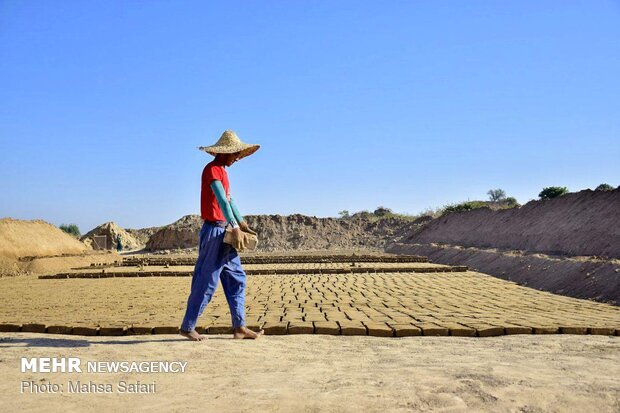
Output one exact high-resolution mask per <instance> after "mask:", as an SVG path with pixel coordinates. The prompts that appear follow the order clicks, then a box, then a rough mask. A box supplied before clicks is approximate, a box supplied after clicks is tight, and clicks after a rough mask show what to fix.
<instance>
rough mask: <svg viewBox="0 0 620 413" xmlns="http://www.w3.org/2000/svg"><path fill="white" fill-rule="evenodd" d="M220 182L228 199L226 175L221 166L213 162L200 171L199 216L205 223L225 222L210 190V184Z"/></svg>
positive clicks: (228, 187) (228, 189) (228, 191)
mask: <svg viewBox="0 0 620 413" xmlns="http://www.w3.org/2000/svg"><path fill="white" fill-rule="evenodd" d="M216 180H217V181H220V182H222V186H223V187H224V191H225V192H226V198H228V199H230V186H229V184H228V174H227V173H226V170H225V169H224V166H223V165H218V164H217V163H215V160H213V161H211V162H209V163H208V164H207V166H205V169H203V170H202V188H201V190H200V215H201V216H202V219H203V220H205V221H226V218H225V217H224V214H223V213H222V210H221V209H220V206H219V204H218V203H217V199H216V198H215V194H214V193H213V190H212V189H211V182H213V181H216Z"/></svg>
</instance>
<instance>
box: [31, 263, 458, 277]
mask: <svg viewBox="0 0 620 413" xmlns="http://www.w3.org/2000/svg"><path fill="white" fill-rule="evenodd" d="M467 270H468V268H467V267H464V266H456V267H448V266H446V267H429V268H408V267H402V268H314V269H311V268H307V269H305V268H300V269H280V270H267V269H265V270H246V271H245V273H246V274H247V275H322V274H353V273H355V274H368V273H378V272H379V273H400V272H406V273H436V272H466V271H467ZM192 275H193V271H131V272H129V271H126V272H105V271H101V272H82V273H60V274H53V275H40V276H39V279H41V280H52V279H55V280H59V279H67V278H124V277H191V276H192Z"/></svg>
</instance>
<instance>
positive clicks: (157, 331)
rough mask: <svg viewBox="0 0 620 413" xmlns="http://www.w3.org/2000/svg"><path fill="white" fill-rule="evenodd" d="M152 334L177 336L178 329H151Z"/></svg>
mask: <svg viewBox="0 0 620 413" xmlns="http://www.w3.org/2000/svg"><path fill="white" fill-rule="evenodd" d="M153 334H179V327H177V326H157V327H153Z"/></svg>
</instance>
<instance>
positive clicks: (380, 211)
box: [373, 206, 392, 217]
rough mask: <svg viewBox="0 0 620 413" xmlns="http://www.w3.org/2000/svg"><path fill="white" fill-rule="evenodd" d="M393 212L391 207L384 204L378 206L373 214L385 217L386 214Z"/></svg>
mask: <svg viewBox="0 0 620 413" xmlns="http://www.w3.org/2000/svg"><path fill="white" fill-rule="evenodd" d="M391 213H392V210H391V209H390V208H386V207H384V206H380V207H377V209H375V212H373V214H375V215H376V216H378V217H384V216H386V215H389V214H391Z"/></svg>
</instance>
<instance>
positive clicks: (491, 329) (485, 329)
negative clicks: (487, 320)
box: [476, 326, 505, 337]
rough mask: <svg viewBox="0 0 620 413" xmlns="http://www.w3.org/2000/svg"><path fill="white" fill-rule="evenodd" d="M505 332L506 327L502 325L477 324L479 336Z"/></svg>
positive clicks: (499, 334) (494, 335)
mask: <svg viewBox="0 0 620 413" xmlns="http://www.w3.org/2000/svg"><path fill="white" fill-rule="evenodd" d="M504 333H505V331H504V327H501V326H476V334H477V335H478V337H496V336H503V335H504Z"/></svg>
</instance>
